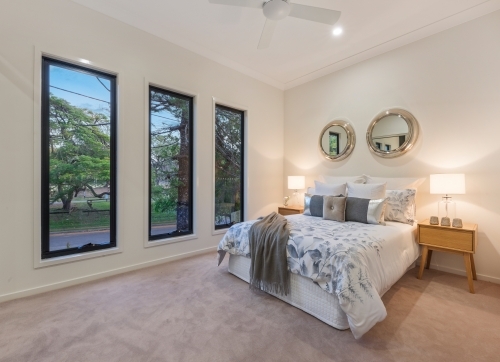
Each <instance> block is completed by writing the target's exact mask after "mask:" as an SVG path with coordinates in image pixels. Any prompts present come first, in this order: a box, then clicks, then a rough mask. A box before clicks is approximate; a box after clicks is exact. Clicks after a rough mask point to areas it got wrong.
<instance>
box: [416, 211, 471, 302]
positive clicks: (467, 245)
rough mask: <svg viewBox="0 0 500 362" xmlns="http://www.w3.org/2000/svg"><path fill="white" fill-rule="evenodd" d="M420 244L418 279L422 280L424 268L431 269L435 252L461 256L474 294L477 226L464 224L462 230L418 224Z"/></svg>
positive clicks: (424, 223)
mask: <svg viewBox="0 0 500 362" xmlns="http://www.w3.org/2000/svg"><path fill="white" fill-rule="evenodd" d="M418 243H419V244H420V245H422V246H423V249H422V259H421V261H420V269H419V271H418V275H417V278H418V279H422V275H423V273H424V268H425V269H429V266H430V265H431V257H432V252H433V251H439V252H446V253H454V254H460V255H462V256H463V258H464V262H465V269H466V271H467V279H468V282H469V291H470V292H471V293H474V280H477V277H476V266H475V264H474V254H475V253H476V249H477V224H470V223H463V226H462V228H461V229H458V228H450V227H447V226H439V225H431V224H430V223H429V220H425V221H423V222H421V223H418Z"/></svg>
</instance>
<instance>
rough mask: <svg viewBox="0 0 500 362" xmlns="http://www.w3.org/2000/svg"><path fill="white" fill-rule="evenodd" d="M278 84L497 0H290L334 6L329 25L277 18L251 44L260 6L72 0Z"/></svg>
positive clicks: (474, 13) (454, 20)
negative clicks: (265, 44)
mask: <svg viewBox="0 0 500 362" xmlns="http://www.w3.org/2000/svg"><path fill="white" fill-rule="evenodd" d="M73 1H74V2H77V3H79V4H81V5H84V6H86V7H89V8H91V9H94V10H96V11H99V12H101V13H103V14H106V15H108V16H110V17H112V18H115V19H118V20H120V21H123V22H125V23H127V24H130V25H132V26H135V27H137V28H139V29H142V30H144V31H146V32H148V33H151V34H154V35H156V36H158V37H161V38H163V39H165V40H168V41H170V42H172V43H175V44H177V45H180V46H182V47H184V48H187V49H189V50H191V51H193V52H196V53H199V54H201V55H203V56H205V57H207V58H210V59H212V60H215V61H217V62H219V63H222V64H224V65H226V66H229V67H231V68H234V69H236V70H238V71H240V72H243V73H245V74H248V75H250V76H252V77H255V78H257V79H259V80H261V81H264V82H266V83H269V84H271V85H273V86H275V87H278V88H280V89H289V88H292V87H294V86H297V85H299V84H302V83H305V82H307V81H310V80H312V79H315V78H318V77H320V76H323V75H325V74H328V73H331V72H333V71H336V70H338V69H341V68H344V67H346V66H349V65H351V64H354V63H357V62H359V61H362V60H365V59H368V58H370V57H373V56H376V55H378V54H381V53H384V52H386V51H389V50H391V49H394V48H397V47H400V46H402V45H405V44H408V43H411V42H413V41H415V40H418V39H421V38H424V37H426V36H429V35H432V34H435V33H437V32H440V31H443V30H445V29H448V28H450V27H453V26H456V25H458V24H461V23H464V22H466V21H469V20H472V19H474V18H477V17H479V16H482V15H485V14H488V13H490V12H493V11H495V10H499V9H500V0H291V1H292V2H295V3H300V4H304V5H311V6H317V7H323V8H328V9H333V10H339V11H341V12H342V15H341V17H340V19H339V21H338V22H337V24H335V26H341V27H342V28H343V29H344V33H343V34H342V35H341V36H340V37H334V36H333V35H332V29H333V27H332V26H329V25H325V24H319V23H314V22H310V21H307V20H301V19H296V18H291V17H288V18H285V19H283V20H281V21H280V22H279V24H278V25H277V27H276V32H275V33H274V37H273V39H272V41H271V45H270V47H269V48H268V49H261V50H258V49H257V44H258V42H259V38H260V35H261V32H262V28H263V26H264V23H265V18H264V15H263V14H262V11H261V10H260V9H251V8H240V7H235V6H224V5H215V4H210V3H209V2H208V0H141V1H137V0H73Z"/></svg>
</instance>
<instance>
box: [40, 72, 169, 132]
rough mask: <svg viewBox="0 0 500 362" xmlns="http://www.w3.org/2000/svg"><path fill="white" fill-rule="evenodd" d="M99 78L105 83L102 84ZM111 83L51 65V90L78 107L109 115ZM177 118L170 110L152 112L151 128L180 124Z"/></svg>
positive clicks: (104, 79)
mask: <svg viewBox="0 0 500 362" xmlns="http://www.w3.org/2000/svg"><path fill="white" fill-rule="evenodd" d="M99 80H100V81H101V82H102V83H103V84H101V83H100V82H99ZM110 83H111V82H110V81H109V80H108V79H106V78H97V77H96V76H94V75H90V74H87V73H85V72H80V71H78V70H75V69H71V70H70V69H67V68H64V67H60V66H57V65H50V85H51V88H50V92H51V93H52V94H53V95H55V96H56V97H59V98H63V99H65V100H67V101H68V102H69V103H70V104H72V105H74V106H77V107H81V108H87V109H89V110H91V111H94V112H99V113H104V114H106V115H109V103H108V102H110V100H111V95H110V91H109V90H108V89H110ZM54 87H57V88H54ZM58 88H61V89H64V90H61V89H58ZM65 90H66V91H65ZM68 91H70V92H75V93H79V94H81V95H77V94H74V93H70V92H68ZM89 97H91V98H89ZM93 98H96V99H93ZM175 119H176V117H175V116H174V115H173V114H171V113H170V112H168V111H162V112H159V113H156V114H151V123H152V127H151V128H152V130H154V129H156V128H157V127H162V126H165V125H167V126H172V125H175V124H178V121H176V120H175Z"/></svg>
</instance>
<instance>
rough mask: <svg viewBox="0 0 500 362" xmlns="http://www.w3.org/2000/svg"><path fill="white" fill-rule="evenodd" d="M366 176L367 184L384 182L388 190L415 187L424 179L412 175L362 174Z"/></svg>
mask: <svg viewBox="0 0 500 362" xmlns="http://www.w3.org/2000/svg"><path fill="white" fill-rule="evenodd" d="M363 176H364V177H365V178H366V183H367V184H380V183H384V182H385V183H386V184H387V189H388V190H406V189H415V190H416V189H417V188H418V187H419V186H420V185H422V184H423V183H424V181H425V177H424V178H413V177H372V176H368V175H363Z"/></svg>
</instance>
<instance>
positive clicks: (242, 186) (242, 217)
mask: <svg viewBox="0 0 500 362" xmlns="http://www.w3.org/2000/svg"><path fill="white" fill-rule="evenodd" d="M218 107H219V108H223V109H226V110H228V111H231V112H234V113H239V114H240V115H241V117H240V119H241V123H240V127H241V154H240V157H241V159H240V162H241V170H240V197H241V202H240V205H241V206H240V207H241V209H240V222H242V221H243V220H245V211H244V210H245V203H246V199H245V111H242V110H240V109H235V108H232V107H228V106H225V105H222V104H218V103H216V104H215V108H216V110H217V108H218ZM214 117H217V113H215V115H214ZM214 122H215V119H214ZM215 127H216V125H214V132H215ZM214 152H217V150H216V149H215V144H214ZM214 157H215V155H214ZM214 166H215V165H214ZM214 172H215V169H214ZM214 186H215V184H214ZM213 192H214V194H213V197H214V199H215V187H214V190H213ZM214 207H215V204H214ZM214 212H215V210H214ZM214 215H215V214H214ZM212 221H213V225H214V229H215V230H223V229H229V228H230V227H231V226H232V225H234V224H223V225H215V220H212Z"/></svg>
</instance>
